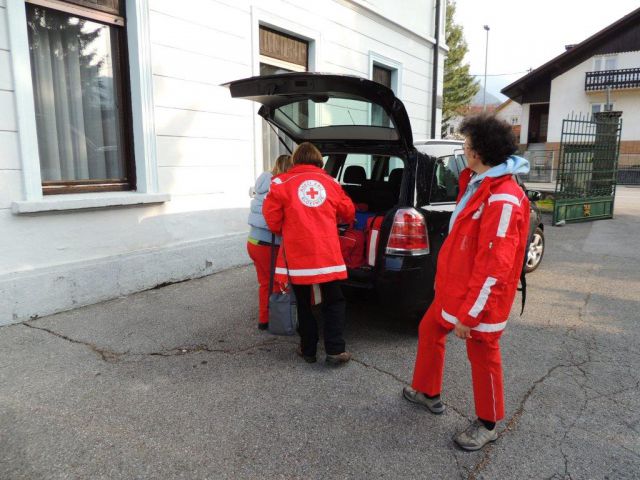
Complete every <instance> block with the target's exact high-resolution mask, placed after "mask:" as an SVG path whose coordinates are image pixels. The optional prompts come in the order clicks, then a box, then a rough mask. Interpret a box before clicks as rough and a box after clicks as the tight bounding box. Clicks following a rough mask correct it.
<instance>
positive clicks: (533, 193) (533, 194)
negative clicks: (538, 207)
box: [527, 190, 542, 202]
mask: <svg viewBox="0 0 640 480" xmlns="http://www.w3.org/2000/svg"><path fill="white" fill-rule="evenodd" d="M527 197H529V200H531V201H532V202H537V201H538V200H542V193H540V192H538V191H537V190H527Z"/></svg>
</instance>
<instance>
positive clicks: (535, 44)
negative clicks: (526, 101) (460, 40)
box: [455, 0, 640, 100]
mask: <svg viewBox="0 0 640 480" xmlns="http://www.w3.org/2000/svg"><path fill="white" fill-rule="evenodd" d="M636 8H640V0H605V1H603V0H597V1H596V0H456V15H455V22H456V23H457V24H459V25H461V26H462V27H463V29H464V36H465V39H466V40H467V43H468V46H469V52H468V53H467V57H466V60H467V62H468V63H469V64H470V66H471V70H470V73H472V74H478V75H479V76H478V77H476V78H478V79H479V80H480V82H482V81H483V75H484V63H485V45H486V31H485V30H484V28H483V26H484V25H489V29H490V30H489V54H488V61H487V92H490V93H492V94H493V95H495V96H496V97H498V98H499V99H500V100H506V98H507V97H505V96H504V95H502V94H500V89H502V88H504V87H506V86H507V85H509V84H510V83H512V82H514V81H515V80H517V79H518V78H520V77H522V76H523V75H525V74H526V72H527V70H528V69H530V68H533V69H535V68H537V67H539V66H540V65H542V64H544V63H546V62H548V61H549V60H551V59H553V58H554V57H556V56H557V55H560V54H561V53H562V52H564V51H565V48H564V47H565V45H571V44H575V43H580V42H582V41H583V40H585V39H587V38H588V37H590V36H591V35H593V34H594V33H596V32H598V31H600V30H602V29H603V28H605V27H606V26H608V25H610V24H611V23H613V22H615V21H616V20H618V19H620V18H621V17H623V16H625V15H626V14H628V13H630V12H632V11H633V10H635V9H636ZM505 74H509V75H505Z"/></svg>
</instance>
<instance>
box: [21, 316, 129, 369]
mask: <svg viewBox="0 0 640 480" xmlns="http://www.w3.org/2000/svg"><path fill="white" fill-rule="evenodd" d="M21 325H24V326H25V327H28V328H32V329H34V330H40V331H41V332H46V333H48V334H50V335H53V336H55V337H58V338H61V339H63V340H65V341H67V342H71V343H75V344H77V345H84V346H85V347H87V348H89V349H90V350H91V351H93V352H94V353H95V354H96V355H98V357H100V359H101V360H102V361H103V362H111V363H114V362H117V361H118V360H119V359H120V357H122V356H123V355H127V354H128V353H129V352H113V351H111V350H107V349H104V348H100V347H98V346H97V345H94V344H92V343H89V342H83V341H82V340H76V339H75V338H71V337H68V336H66V335H63V334H62V333H58V332H54V331H53V330H50V329H48V328H44V327H36V326H35V325H31V324H30V323H28V322H22V323H21Z"/></svg>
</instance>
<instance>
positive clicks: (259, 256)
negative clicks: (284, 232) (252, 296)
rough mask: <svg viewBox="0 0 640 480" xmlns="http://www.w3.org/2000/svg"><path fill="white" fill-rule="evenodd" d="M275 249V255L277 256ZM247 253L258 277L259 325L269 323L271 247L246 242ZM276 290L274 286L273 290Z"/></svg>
mask: <svg viewBox="0 0 640 480" xmlns="http://www.w3.org/2000/svg"><path fill="white" fill-rule="evenodd" d="M278 248H279V247H276V255H277V254H278ZM247 252H248V253H249V257H251V260H253V264H254V266H255V267H256V274H257V275H258V285H259V286H260V288H259V289H258V305H259V316H258V322H259V323H269V293H271V292H269V275H270V269H271V246H269V245H254V244H253V243H251V242H247ZM275 288H276V286H275V284H274V289H275Z"/></svg>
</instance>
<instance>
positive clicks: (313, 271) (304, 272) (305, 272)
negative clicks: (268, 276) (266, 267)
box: [276, 265, 347, 277]
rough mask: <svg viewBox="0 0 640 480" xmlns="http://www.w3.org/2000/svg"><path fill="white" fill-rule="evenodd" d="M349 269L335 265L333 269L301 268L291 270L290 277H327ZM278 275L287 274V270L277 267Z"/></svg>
mask: <svg viewBox="0 0 640 480" xmlns="http://www.w3.org/2000/svg"><path fill="white" fill-rule="evenodd" d="M346 271H347V267H346V266H345V265H335V266H333V267H322V268H300V269H295V270H289V275H290V276H292V277H308V276H311V275H325V274H327V273H337V272H346ZM276 273H279V274H281V275H286V274H287V269H286V268H282V267H276Z"/></svg>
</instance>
